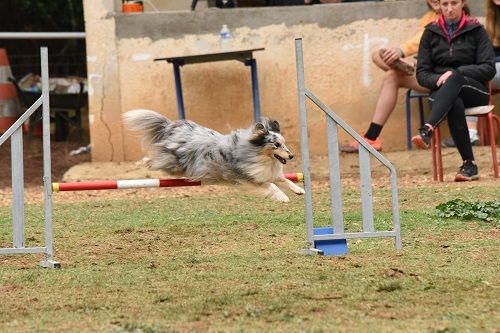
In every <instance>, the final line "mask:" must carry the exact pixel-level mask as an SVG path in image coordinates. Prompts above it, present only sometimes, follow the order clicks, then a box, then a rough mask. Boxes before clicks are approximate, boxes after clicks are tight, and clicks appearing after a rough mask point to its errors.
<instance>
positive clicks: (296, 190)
mask: <svg viewBox="0 0 500 333" xmlns="http://www.w3.org/2000/svg"><path fill="white" fill-rule="evenodd" d="M293 192H294V193H295V194H298V195H302V194H304V193H306V191H304V189H303V188H302V187H299V186H297V188H294V189H293Z"/></svg>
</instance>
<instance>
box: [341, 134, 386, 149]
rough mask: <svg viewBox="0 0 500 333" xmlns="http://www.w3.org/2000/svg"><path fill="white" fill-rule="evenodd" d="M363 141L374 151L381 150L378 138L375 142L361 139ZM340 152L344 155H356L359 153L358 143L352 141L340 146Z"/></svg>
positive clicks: (380, 142)
mask: <svg viewBox="0 0 500 333" xmlns="http://www.w3.org/2000/svg"><path fill="white" fill-rule="evenodd" d="M363 139H365V141H366V142H367V143H368V144H369V145H370V146H372V147H373V149H375V150H376V151H381V150H382V140H381V139H380V138H376V139H375V140H370V139H367V138H365V137H363ZM340 151H342V152H344V153H357V152H358V151H359V143H358V141H356V140H355V141H353V142H351V143H349V144H347V145H343V146H340Z"/></svg>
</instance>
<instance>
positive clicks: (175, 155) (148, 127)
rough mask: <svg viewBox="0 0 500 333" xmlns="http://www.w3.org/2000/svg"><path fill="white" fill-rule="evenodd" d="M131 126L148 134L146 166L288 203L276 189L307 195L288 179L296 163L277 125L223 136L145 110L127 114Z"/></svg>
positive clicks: (260, 124)
mask: <svg viewBox="0 0 500 333" xmlns="http://www.w3.org/2000/svg"><path fill="white" fill-rule="evenodd" d="M123 119H124V122H125V124H126V125H127V126H128V127H129V128H130V129H131V130H133V131H137V132H142V142H143V146H144V148H145V150H146V157H145V158H144V159H143V160H142V161H143V163H144V164H145V165H147V166H148V167H149V168H151V169H154V170H163V171H166V172H167V173H169V174H170V175H174V176H183V177H186V178H188V179H190V180H203V181H204V182H207V183H209V184H223V185H224V184H226V185H235V184H236V185H240V186H242V187H246V188H247V189H248V190H251V191H253V192H258V193H260V194H262V195H264V196H265V197H268V198H271V199H274V200H277V201H281V202H288V201H290V199H289V198H288V196H287V195H286V194H285V193H283V191H282V190H281V189H280V188H279V187H278V186H277V185H276V184H281V185H286V186H288V188H289V189H290V190H292V191H293V192H294V193H296V194H299V195H300V194H304V190H303V189H302V188H301V187H299V186H297V185H296V184H294V183H293V182H292V181H290V180H288V179H286V178H285V177H283V165H284V164H286V163H287V161H289V160H291V159H292V158H293V154H292V153H291V152H290V150H288V148H287V147H286V145H285V139H284V138H283V136H282V135H281V133H280V125H279V123H278V122H277V121H276V120H271V119H264V120H263V121H262V122H258V123H256V124H254V125H253V126H251V127H249V128H247V129H239V130H235V131H232V132H231V133H229V134H228V135H223V134H221V133H219V132H216V131H214V130H212V129H210V128H206V127H203V126H201V125H198V124H196V123H195V122H193V121H190V120H175V121H174V120H170V119H168V118H166V117H165V116H163V115H161V114H159V113H157V112H154V111H151V110H144V109H137V110H132V111H128V112H126V113H124V115H123Z"/></svg>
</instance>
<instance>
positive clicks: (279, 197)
mask: <svg viewBox="0 0 500 333" xmlns="http://www.w3.org/2000/svg"><path fill="white" fill-rule="evenodd" d="M271 198H272V199H274V200H276V201H280V202H290V198H288V197H287V195H286V194H285V193H283V192H281V191H280V192H276V193H273V195H272V196H271Z"/></svg>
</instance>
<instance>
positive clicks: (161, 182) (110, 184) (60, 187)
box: [52, 172, 304, 192]
mask: <svg viewBox="0 0 500 333" xmlns="http://www.w3.org/2000/svg"><path fill="white" fill-rule="evenodd" d="M283 176H284V177H285V178H286V179H289V180H291V181H292V182H302V181H304V175H303V174H302V172H297V173H285V174H283ZM201 185H202V184H201V181H191V180H189V179H126V180H102V181H93V182H73V183H52V191H53V192H63V191H89V190H119V189H126V188H149V187H180V186H201Z"/></svg>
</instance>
